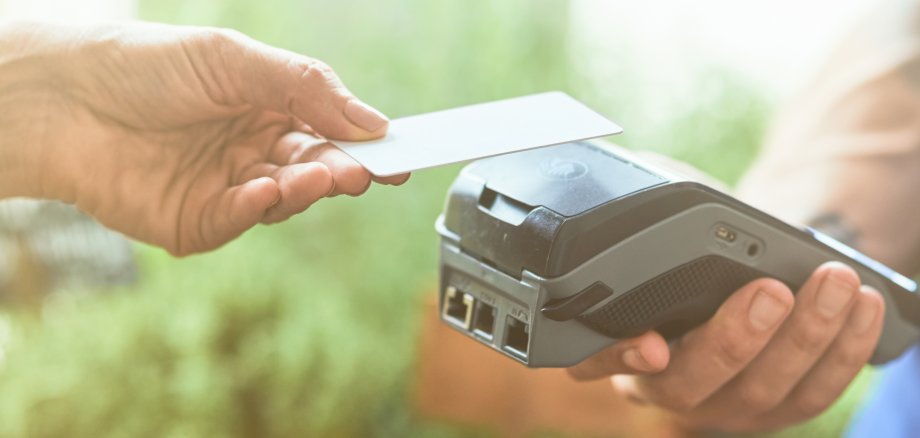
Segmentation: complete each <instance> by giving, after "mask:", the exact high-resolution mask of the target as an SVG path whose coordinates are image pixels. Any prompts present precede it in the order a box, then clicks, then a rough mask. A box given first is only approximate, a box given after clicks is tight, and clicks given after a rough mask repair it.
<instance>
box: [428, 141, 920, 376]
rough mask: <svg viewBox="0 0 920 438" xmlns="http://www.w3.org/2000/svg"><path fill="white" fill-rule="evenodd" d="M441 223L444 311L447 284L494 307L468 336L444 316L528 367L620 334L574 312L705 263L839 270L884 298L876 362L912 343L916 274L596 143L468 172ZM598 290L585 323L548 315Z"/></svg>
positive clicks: (519, 156)
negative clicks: (517, 340)
mask: <svg viewBox="0 0 920 438" xmlns="http://www.w3.org/2000/svg"><path fill="white" fill-rule="evenodd" d="M436 229H437V231H438V233H439V234H440V235H441V238H442V239H441V249H440V291H439V298H440V308H441V309H444V310H445V311H446V307H445V304H446V302H445V300H446V297H445V293H446V292H447V291H448V290H449V289H453V290H454V291H455V292H456V291H460V293H463V294H466V295H468V296H469V298H470V299H471V301H470V304H469V305H470V306H471V307H473V306H476V305H478V304H476V303H485V304H488V305H489V307H490V308H491V309H494V310H493V312H494V315H493V317H494V325H493V329H492V331H491V332H490V333H483V332H481V331H477V330H474V328H473V327H471V323H470V313H467V317H466V319H465V320H463V319H459V320H458V319H457V318H450V317H448V316H447V314H446V313H445V312H442V313H441V317H442V319H443V320H444V321H445V322H446V323H447V324H449V325H450V326H452V327H453V328H455V329H457V330H459V331H460V332H462V333H464V334H466V335H467V336H469V337H471V338H473V339H476V340H477V341H479V342H480V343H482V344H484V345H487V346H489V347H491V348H492V349H494V350H496V351H498V352H500V353H502V354H504V355H506V356H508V357H510V358H512V359H514V360H516V361H518V362H521V363H523V364H525V365H527V366H529V367H567V366H571V365H574V364H577V363H579V362H581V361H582V360H584V359H586V358H588V357H590V356H591V355H593V354H595V353H597V352H598V351H600V350H602V349H603V348H605V347H607V346H609V345H611V344H613V343H614V342H616V341H617V338H616V337H611V336H609V335H608V334H604V333H601V332H599V331H598V330H595V329H593V328H591V327H589V325H587V324H585V323H584V322H583V319H581V317H583V316H584V315H589V314H592V313H594V312H597V311H598V310H599V309H601V308H603V307H604V306H607V305H608V304H610V303H612V302H614V301H615V300H617V299H620V298H623V297H624V296H625V295H626V294H629V293H630V292H633V291H636V290H638V288H640V286H642V285H645V284H649V282H651V281H653V280H655V279H656V278H660V277H661V276H662V275H663V274H665V273H667V272H669V271H672V270H675V269H677V268H680V267H681V266H686V265H687V264H688V263H692V262H693V261H695V260H701V259H702V258H706V257H709V256H718V257H720V258H725V259H729V260H731V261H733V262H737V263H738V264H740V265H744V266H746V267H749V268H752V269H753V270H756V271H757V272H760V273H763V274H764V275H765V276H770V277H773V278H776V279H779V280H781V281H783V282H784V283H786V284H788V285H790V287H793V290H795V288H796V287H797V286H800V285H801V284H802V283H804V281H805V280H806V279H807V278H808V277H809V276H810V274H811V273H812V272H813V271H814V269H815V268H816V267H818V266H819V265H821V264H822V263H824V262H827V261H831V260H837V261H841V262H844V263H846V264H848V265H849V266H851V267H853V268H854V269H856V270H857V272H858V273H859V275H860V278H861V279H862V281H863V283H864V284H867V285H869V286H872V287H874V288H875V289H877V290H879V291H880V292H881V293H882V295H883V296H884V298H885V304H886V313H885V322H884V327H883V331H882V336H881V340H880V341H879V344H878V346H877V349H876V351H875V353H874V355H873V357H872V359H871V360H870V362H872V363H883V362H886V361H889V360H891V359H894V358H896V357H897V356H899V355H900V354H901V353H902V352H904V351H905V350H906V349H907V348H908V347H910V346H911V345H912V344H914V343H915V342H917V340H918V339H920V328H918V321H920V299H918V297H917V296H916V295H915V294H914V292H915V290H911V289H912V288H913V289H915V288H916V286H915V285H914V284H913V283H912V282H910V280H907V279H906V278H904V277H903V276H900V275H899V274H897V273H894V272H893V271H890V270H888V269H887V268H885V267H884V266H882V265H881V264H879V263H878V262H874V261H872V260H869V259H868V258H865V256H862V255H861V254H858V253H857V252H856V251H854V250H852V249H849V248H847V247H845V246H844V245H842V244H840V243H839V242H835V241H831V240H830V239H829V238H827V237H826V236H823V237H821V240H819V239H817V238H816V237H815V235H814V234H812V232H809V231H808V230H803V229H798V228H795V227H792V226H790V225H788V224H785V223H783V222H781V221H779V220H778V219H776V218H774V217H772V216H770V215H768V214H766V213H764V212H761V211H759V210H756V209H754V208H753V207H750V206H748V205H746V204H743V203H741V202H740V201H738V200H735V199H734V198H732V197H730V196H728V195H726V194H724V193H721V192H719V191H717V190H715V189H713V188H711V187H708V186H706V185H703V184H701V183H698V182H694V181H691V180H689V179H688V178H685V177H683V176H681V175H679V174H677V173H674V172H673V171H670V170H667V169H663V168H660V167H658V166H656V165H654V164H652V163H648V162H646V161H645V160H643V159H642V158H640V157H638V156H636V155H634V154H632V153H630V152H629V151H626V150H622V149H619V148H616V147H614V146H612V145H609V144H605V143H602V142H598V141H585V142H578V143H569V144H565V145H560V146H554V147H548V148H542V149H536V150H530V151H525V152H519V153H515V154H510V155H504V156H500V157H493V158H489V159H485V160H480V161H477V162H474V163H472V164H470V165H468V166H467V167H465V168H464V169H463V171H461V173H460V175H459V176H458V177H457V179H456V181H455V182H454V184H453V185H452V187H451V189H450V193H449V195H448V199H447V202H446V206H445V211H444V213H443V214H442V215H441V216H440V217H439V218H438V221H437V224H436ZM720 230H722V231H724V230H729V231H730V232H731V233H732V235H733V238H732V239H731V241H729V240H727V239H724V238H720V237H719V235H718V234H717V233H718V231H720ZM752 246H753V247H754V248H755V249H756V251H751V248H752ZM752 253H753V254H752ZM597 283H602V284H603V285H605V286H606V288H607V290H608V292H610V296H608V297H607V298H605V299H602V300H600V301H597V302H596V303H591V305H590V307H588V308H585V309H581V310H579V316H580V317H572V318H566V319H565V320H559V318H558V317H556V318H549V317H547V316H546V313H545V312H544V309H546V308H547V306H548V304H549V305H550V306H552V304H553V303H559V302H565V301H566V299H569V300H571V299H573V297H576V298H577V296H578V295H579V294H580V293H583V292H584V291H586V290H588V289H590V288H591V287H592V285H596V284H597ZM711 311H714V309H710V312H711ZM709 314H711V313H709ZM709 314H705V315H698V317H699V318H708V315H709ZM475 316H476V315H473V317H475ZM509 318H514V319H515V320H516V321H519V322H521V323H524V324H526V326H525V327H526V331H527V334H528V336H527V340H526V348H524V349H520V348H518V349H515V348H510V347H509V343H508V336H509V330H510V328H509V327H510V326H509V322H510V321H511V320H510V319H509ZM699 318H697V319H699ZM647 328H649V329H655V328H657V327H655V326H649V327H647ZM521 350H524V351H521Z"/></svg>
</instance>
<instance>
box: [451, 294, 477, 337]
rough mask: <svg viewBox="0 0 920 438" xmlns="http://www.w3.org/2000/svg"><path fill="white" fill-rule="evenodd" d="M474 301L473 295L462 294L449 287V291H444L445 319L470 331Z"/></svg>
mask: <svg viewBox="0 0 920 438" xmlns="http://www.w3.org/2000/svg"><path fill="white" fill-rule="evenodd" d="M473 301H474V300H473V296H472V295H469V294H466V293H463V292H460V291H458V290H457V288H455V287H453V286H447V290H445V291H444V310H443V315H444V319H446V320H448V321H451V322H453V323H454V324H457V325H459V326H460V327H463V328H464V329H466V330H469V328H470V319H471V318H472V315H473Z"/></svg>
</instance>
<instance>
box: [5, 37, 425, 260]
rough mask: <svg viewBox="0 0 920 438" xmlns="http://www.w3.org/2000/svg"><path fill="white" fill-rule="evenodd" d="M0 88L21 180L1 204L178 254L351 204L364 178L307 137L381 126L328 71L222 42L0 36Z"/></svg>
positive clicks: (340, 135) (243, 41) (350, 135)
mask: <svg viewBox="0 0 920 438" xmlns="http://www.w3.org/2000/svg"><path fill="white" fill-rule="evenodd" d="M0 89H2V90H3V92H2V93H0V94H2V95H0V118H5V119H6V123H4V124H3V125H4V130H6V131H7V132H4V134H0V135H5V136H6V139H5V141H4V143H5V144H4V145H0V146H3V147H5V148H10V147H12V148H18V149H19V150H20V151H22V153H21V155H19V156H18V162H19V163H21V164H22V165H21V166H19V167H20V168H19V169H13V170H16V171H18V172H20V174H22V175H25V176H24V177H22V178H20V179H19V180H18V181H24V182H22V183H21V187H14V188H10V187H3V188H2V189H0V194H7V195H10V194H18V195H23V196H36V197H47V198H54V199H61V200H64V201H68V202H74V203H76V204H77V206H78V207H80V208H81V209H83V210H84V211H86V212H88V213H89V214H91V215H93V216H95V217H96V218H97V219H99V220H100V221H101V222H102V223H103V224H105V225H107V226H109V227H111V228H114V229H116V230H119V231H121V232H123V233H125V234H127V235H129V236H132V237H135V238H137V239H140V240H142V241H145V242H148V243H152V244H155V245H159V246H162V247H164V248H166V249H167V250H168V251H170V252H171V253H173V254H177V255H184V254H190V253H195V252H200V251H206V250H210V249H214V248H217V247H219V246H221V245H223V244H224V243H226V242H228V241H229V240H231V239H233V238H235V237H236V236H238V235H240V234H241V233H243V232H244V231H246V230H247V229H249V228H251V227H253V226H254V225H256V224H258V223H260V222H261V223H273V222H278V221H282V220H285V219H287V218H288V217H290V216H291V215H293V214H296V213H299V212H301V211H303V210H305V209H306V208H307V207H309V206H310V205H311V204H313V203H314V202H316V201H317V200H319V199H320V198H323V197H326V196H334V195H338V194H348V195H359V194H361V193H363V192H364V191H366V190H367V188H368V187H369V185H370V184H371V181H372V179H374V178H372V177H371V175H370V174H369V173H368V172H367V171H366V170H365V169H364V168H363V167H361V166H360V165H358V164H357V163H356V162H355V161H353V160H352V159H351V158H350V157H348V156H347V155H345V154H344V153H342V152H341V151H339V150H338V149H337V148H335V147H334V146H332V145H330V144H328V143H325V142H323V141H322V140H320V141H317V140H316V138H315V137H314V135H313V134H318V135H319V136H323V137H328V138H335V139H348V140H365V139H372V138H376V137H380V136H383V135H384V134H385V133H386V130H387V126H388V120H387V119H386V117H385V116H383V115H382V114H380V113H379V112H378V111H376V110H374V109H373V108H371V107H369V106H367V105H366V104H364V103H362V102H361V101H360V100H358V99H357V98H356V97H354V96H353V95H352V94H351V93H350V92H349V91H348V90H347V89H346V88H345V86H344V85H343V84H342V83H341V81H340V80H339V79H338V77H337V76H336V75H335V73H333V71H332V70H331V69H330V68H329V67H328V66H326V65H325V64H323V63H321V62H319V61H317V60H314V59H310V58H308V57H305V56H301V55H297V54H294V53H291V52H287V51H285V50H281V49H277V48H274V47H270V46H267V45H264V44H261V43H259V42H257V41H254V40H252V39H250V38H248V37H246V36H244V35H241V34H239V33H236V32H233V31H227V30H221V29H204V28H194V27H179V26H168V25H155V24H124V25H113V26H107V27H94V28H66V27H58V26H46V25H35V24H29V25H8V26H4V27H2V28H0ZM11 120H16V121H17V123H13V122H10V121H11ZM11 126H12V128H11V129H6V128H9V127H11ZM9 131H15V132H9ZM10 139H15V144H9V143H10ZM4 154H5V155H4ZM9 155H10V152H9V151H8V150H6V151H0V156H9ZM14 157H15V156H14ZM3 170H4V169H3V166H2V165H0V173H2V171H3ZM6 170H7V171H10V169H6ZM407 178H408V175H401V176H396V177H389V178H381V179H377V181H378V182H381V183H386V184H401V183H403V182H405V181H406V179H407ZM2 181H3V179H2V178H0V183H2ZM7 181H10V179H7ZM14 189H15V190H14Z"/></svg>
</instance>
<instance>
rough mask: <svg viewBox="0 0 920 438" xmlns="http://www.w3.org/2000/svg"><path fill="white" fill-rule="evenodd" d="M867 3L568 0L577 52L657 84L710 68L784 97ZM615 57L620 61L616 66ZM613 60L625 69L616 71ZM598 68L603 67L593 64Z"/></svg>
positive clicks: (829, 0) (866, 0) (837, 0)
mask: <svg viewBox="0 0 920 438" xmlns="http://www.w3.org/2000/svg"><path fill="white" fill-rule="evenodd" d="M871 4H872V2H871V1H870V0H805V1H803V0H741V1H739V0H696V1H692V2H689V1H682V0H572V3H571V5H572V6H571V8H572V10H571V15H570V17H571V28H572V32H573V36H574V38H573V39H574V44H576V49H578V48H581V49H586V50H587V51H586V52H584V53H592V54H593V55H594V56H591V58H592V59H595V58H604V57H605V56H604V55H612V56H607V57H606V58H607V59H606V60H605V61H604V63H605V64H606V65H607V67H609V68H612V69H614V70H619V71H627V72H629V73H631V74H633V75H640V76H642V77H644V78H647V79H650V80H652V79H654V80H655V82H654V83H656V84H657V85H660V86H664V87H666V88H669V87H671V86H672V84H673V86H677V87H679V86H680V82H682V78H683V79H688V78H689V76H690V75H688V74H687V72H688V71H689V72H693V71H698V70H700V69H701V68H705V67H707V66H713V65H716V66H720V67H727V68H730V69H733V70H736V71H737V72H739V73H740V74H743V75H744V76H747V77H750V78H751V79H752V80H754V81H756V82H757V83H758V84H759V85H761V86H763V87H765V91H767V92H768V93H771V94H772V93H778V94H780V95H786V94H788V93H791V92H793V91H794V90H795V88H796V87H800V86H802V85H803V82H804V81H805V80H807V79H808V78H809V77H810V76H811V75H812V74H814V73H815V70H816V69H817V68H818V67H819V66H820V63H821V61H822V60H823V59H824V58H825V56H826V54H827V52H828V51H829V50H830V49H831V48H832V47H833V46H834V44H835V43H836V42H837V41H838V40H839V39H840V38H841V37H842V36H843V35H844V34H845V33H847V32H848V31H849V29H850V28H851V27H852V23H853V22H854V21H855V20H856V19H857V18H858V17H859V15H860V14H861V13H863V11H865V10H867V8H869V7H871ZM617 56H620V57H622V59H619V60H618V59H615V58H616V57H617ZM618 61H623V62H627V63H628V65H625V66H624V65H614V64H616V63H617V62H618ZM595 68H601V69H603V68H604V67H603V66H597V65H595Z"/></svg>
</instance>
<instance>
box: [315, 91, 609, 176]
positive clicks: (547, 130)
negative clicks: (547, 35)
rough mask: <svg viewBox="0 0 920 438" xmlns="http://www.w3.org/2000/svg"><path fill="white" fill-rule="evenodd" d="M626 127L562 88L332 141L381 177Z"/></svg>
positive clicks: (418, 118)
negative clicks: (375, 135) (373, 135)
mask: <svg viewBox="0 0 920 438" xmlns="http://www.w3.org/2000/svg"><path fill="white" fill-rule="evenodd" d="M622 131H623V129H622V128H620V127H619V126H617V124H616V123H613V122H611V121H610V120H607V119H606V118H604V117H603V116H601V115H600V114H598V113H596V112H594V111H593V110H591V109H590V108H588V107H587V106H585V105H584V104H582V103H581V102H579V101H577V100H575V99H573V98H572V97H570V96H569V95H567V94H565V93H562V92H550V93H541V94H534V95H530V96H523V97H516V98H513V99H506V100H499V101H495V102H489V103H481V104H477V105H470V106H464V107H459V108H454V109H449V110H444V111H436V112H432V113H427V114H419V115H415V116H409V117H403V118H400V119H396V120H392V121H391V122H390V128H389V131H388V133H387V135H386V137H383V138H381V139H377V140H371V141H362V142H347V141H337V140H332V141H331V142H332V143H333V144H335V145H336V146H338V147H339V149H342V150H343V151H345V153H347V154H348V155H350V156H351V157H352V158H354V159H355V161H357V162H358V163H360V164H361V165H362V166H364V167H365V168H366V169H367V170H368V171H370V172H371V173H372V174H374V175H377V176H390V175H396V174H400V173H406V172H412V171H415V170H419V169H426V168H429V167H436V166H442V165H445V164H451V163H458V162H461V161H468V160H474V159H477V158H483V157H489V156H493V155H501V154H507V153H510V152H517V151H522V150H526V149H533V148H538V147H541V146H550V145H555V144H560V143H567V142H570V141H577V140H585V139H589V138H595V137H603V136H606V135H613V134H619V133H620V132H622Z"/></svg>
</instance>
